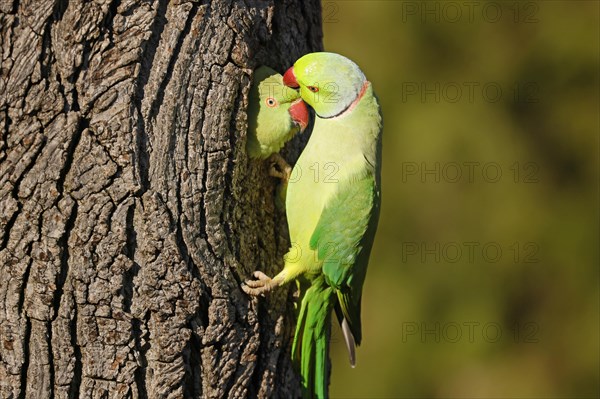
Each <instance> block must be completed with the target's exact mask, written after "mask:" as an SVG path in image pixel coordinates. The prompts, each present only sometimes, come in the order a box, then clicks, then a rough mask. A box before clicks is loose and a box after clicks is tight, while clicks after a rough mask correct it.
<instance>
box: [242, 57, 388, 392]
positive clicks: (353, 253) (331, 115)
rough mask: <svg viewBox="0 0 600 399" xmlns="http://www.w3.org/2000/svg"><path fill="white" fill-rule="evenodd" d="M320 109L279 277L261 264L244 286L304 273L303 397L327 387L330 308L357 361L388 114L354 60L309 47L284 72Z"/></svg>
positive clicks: (292, 201)
mask: <svg viewBox="0 0 600 399" xmlns="http://www.w3.org/2000/svg"><path fill="white" fill-rule="evenodd" d="M283 81H284V83H285V84H286V85H288V86H290V87H295V88H299V89H300V94H301V96H302V99H303V100H304V101H305V102H306V103H308V104H309V105H310V106H312V108H313V109H314V110H315V113H316V120H315V124H314V127H313V131H312V135H311V137H310V140H309V141H308V144H307V145H306V148H305V149H304V151H303V152H302V154H301V155H300V158H299V159H298V162H297V163H296V165H295V166H294V171H293V172H292V174H293V175H294V176H298V178H296V179H294V180H293V181H292V180H291V181H290V183H289V186H288V190H287V199H286V212H287V220H288V225H289V231H290V239H291V243H292V247H291V248H290V251H289V252H288V253H287V254H286V257H285V265H284V268H283V270H282V271H281V272H280V273H279V274H277V275H276V276H275V277H274V278H273V279H270V278H269V277H268V276H266V275H265V274H264V273H262V272H260V271H256V272H255V273H254V277H256V278H257V280H250V281H246V283H245V286H243V289H244V291H245V292H247V293H249V294H252V295H261V294H264V293H265V292H268V291H270V290H271V289H272V288H274V287H276V286H278V285H281V284H285V283H287V282H290V281H292V280H294V279H296V278H302V279H305V281H308V285H309V286H308V288H307V289H306V291H305V293H304V296H303V298H302V304H301V306H300V311H299V315H298V322H297V325H296V332H295V335H294V341H293V345H292V357H293V359H295V360H296V361H297V362H298V363H299V366H300V372H301V374H302V378H303V387H304V396H305V397H309V398H310V397H318V398H325V397H327V396H328V385H329V369H328V351H329V335H330V328H331V323H330V320H331V312H332V309H333V310H335V312H336V315H337V318H338V321H339V322H340V324H341V327H342V331H343V334H344V338H345V341H346V345H347V348H348V352H349V355H350V363H351V365H352V366H354V365H355V346H356V345H359V344H360V342H361V322H360V304H361V293H362V287H363V282H364V280H365V275H366V272H367V265H368V262H369V255H370V252H371V247H372V245H373V240H374V237H375V231H376V229H377V222H378V219H379V207H380V190H381V186H380V171H381V133H382V117H381V112H380V108H379V104H378V101H377V98H376V97H375V94H374V93H373V88H372V87H371V83H370V82H369V81H367V80H366V78H365V76H364V74H363V73H362V71H361V70H360V69H359V67H358V66H357V65H356V64H355V63H354V62H352V61H351V60H349V59H347V58H345V57H343V56H341V55H339V54H333V53H312V54H307V55H305V56H303V57H302V58H300V59H299V60H297V61H296V63H295V64H294V66H293V67H292V68H290V69H289V70H288V71H287V72H286V73H285V74H284V77H283Z"/></svg>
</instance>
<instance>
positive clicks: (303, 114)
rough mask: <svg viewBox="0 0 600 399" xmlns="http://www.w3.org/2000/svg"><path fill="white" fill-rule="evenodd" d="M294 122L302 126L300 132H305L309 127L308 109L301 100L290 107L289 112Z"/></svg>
mask: <svg viewBox="0 0 600 399" xmlns="http://www.w3.org/2000/svg"><path fill="white" fill-rule="evenodd" d="M288 112H289V113H290V116H291V117H292V120H293V121H294V122H296V123H297V124H298V125H299V126H300V131H301V132H302V131H304V129H306V127H307V126H308V108H306V104H304V101H302V100H301V99H300V98H299V99H297V100H296V101H294V102H293V103H292V105H290V109H289V110H288Z"/></svg>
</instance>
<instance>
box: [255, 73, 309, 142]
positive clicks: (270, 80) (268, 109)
mask: <svg viewBox="0 0 600 399" xmlns="http://www.w3.org/2000/svg"><path fill="white" fill-rule="evenodd" d="M254 79H255V82H260V84H259V85H258V98H259V101H260V109H261V117H262V118H263V119H265V120H269V121H274V122H275V123H280V122H277V121H281V120H282V118H283V119H287V118H286V116H285V113H286V112H287V113H288V114H289V117H290V118H291V121H292V123H294V124H295V125H296V126H297V127H298V128H299V130H300V131H303V130H304V129H306V126H308V109H307V108H306V104H304V102H303V101H302V99H301V98H300V95H299V94H298V92H296V91H295V90H291V89H290V88H289V87H287V86H285V85H283V84H282V77H281V75H280V74H278V73H277V72H275V71H273V70H272V69H270V68H267V67H261V68H259V69H258V70H256V72H255V76H254ZM278 115H280V116H278ZM280 124H281V125H282V126H281V128H284V129H285V124H284V123H280ZM287 130H289V128H288V129H287Z"/></svg>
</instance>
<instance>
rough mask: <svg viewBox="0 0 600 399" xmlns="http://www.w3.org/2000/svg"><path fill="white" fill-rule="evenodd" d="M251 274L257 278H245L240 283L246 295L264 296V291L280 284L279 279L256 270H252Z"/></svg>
mask: <svg viewBox="0 0 600 399" xmlns="http://www.w3.org/2000/svg"><path fill="white" fill-rule="evenodd" d="M253 276H254V277H256V278H257V279H258V280H246V282H245V283H244V284H242V290H244V292H245V293H246V294H248V295H252V296H258V295H262V296H265V293H268V292H269V291H271V290H272V289H273V288H275V287H277V286H279V284H280V281H278V279H277V278H274V279H272V278H270V277H269V276H267V275H266V274H264V273H263V272H260V271H258V270H257V271H255V272H254V274H253Z"/></svg>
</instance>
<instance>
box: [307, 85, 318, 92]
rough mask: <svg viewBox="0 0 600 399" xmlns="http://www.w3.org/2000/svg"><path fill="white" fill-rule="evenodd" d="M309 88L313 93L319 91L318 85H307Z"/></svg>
mask: <svg viewBox="0 0 600 399" xmlns="http://www.w3.org/2000/svg"><path fill="white" fill-rule="evenodd" d="M306 87H307V88H308V90H310V91H312V92H313V93H316V92H318V91H319V88H318V87H317V86H306Z"/></svg>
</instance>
